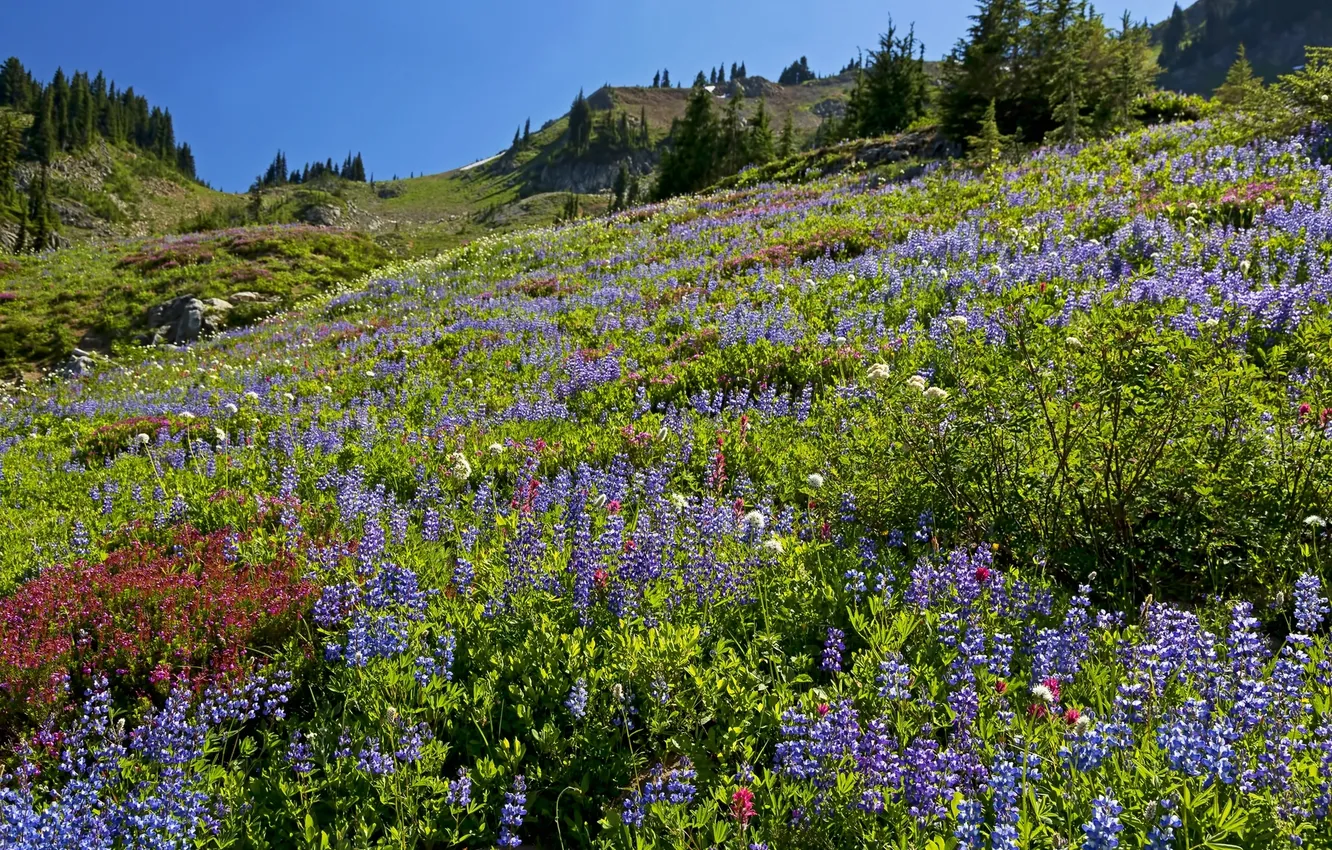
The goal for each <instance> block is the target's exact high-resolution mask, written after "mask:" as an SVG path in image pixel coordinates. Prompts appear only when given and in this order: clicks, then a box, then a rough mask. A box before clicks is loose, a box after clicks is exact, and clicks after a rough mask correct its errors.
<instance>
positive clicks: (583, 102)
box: [569, 89, 592, 154]
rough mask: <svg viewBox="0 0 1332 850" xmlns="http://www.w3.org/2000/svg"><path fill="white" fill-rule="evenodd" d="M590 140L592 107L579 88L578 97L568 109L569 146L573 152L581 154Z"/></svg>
mask: <svg viewBox="0 0 1332 850" xmlns="http://www.w3.org/2000/svg"><path fill="white" fill-rule="evenodd" d="M591 140H592V107H591V106H590V105H589V104H588V102H587V98H585V97H583V90H582V89H579V90H578V97H577V98H575V99H574V102H573V106H571V107H570V109H569V147H570V148H571V149H572V150H573V152H574V153H575V154H581V153H583V152H584V151H586V150H587V146H588V143H589V142H590V141H591Z"/></svg>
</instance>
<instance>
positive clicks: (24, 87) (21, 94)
mask: <svg viewBox="0 0 1332 850" xmlns="http://www.w3.org/2000/svg"><path fill="white" fill-rule="evenodd" d="M31 102H32V91H31V87H30V86H29V84H28V72H27V70H25V69H24V67H23V63H22V62H20V61H19V60H18V57H17V56H11V57H9V58H8V59H6V60H5V64H4V65H2V66H0V106H9V107H12V108H14V109H17V110H19V111H20V112H26V111H27V110H28V108H29V105H30V104H31Z"/></svg>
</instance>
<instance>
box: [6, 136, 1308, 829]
mask: <svg viewBox="0 0 1332 850" xmlns="http://www.w3.org/2000/svg"><path fill="white" fill-rule="evenodd" d="M1328 138H1329V137H1328V136H1327V135H1326V134H1325V133H1324V131H1323V130H1322V129H1321V128H1320V127H1319V126H1316V125H1315V126H1313V127H1310V128H1308V129H1306V130H1304V131H1302V132H1300V133H1298V134H1295V135H1288V134H1279V135H1274V134H1263V133H1260V132H1258V131H1257V130H1256V129H1255V127H1254V126H1253V125H1251V124H1245V123H1244V122H1241V121H1235V120H1230V119H1228V118H1216V119H1212V120H1208V121H1202V122H1195V123H1183V124H1176V125H1169V126H1162V127H1156V128H1149V129H1145V130H1140V131H1137V132H1134V133H1131V134H1128V135H1124V136H1120V137H1118V138H1114V139H1110V140H1106V141H1099V142H1094V143H1090V144H1086V145H1082V146H1068V147H1049V148H1043V149H1041V150H1039V151H1038V152H1036V153H1035V154H1034V155H1032V156H1030V157H1028V158H1025V159H1023V160H1021V161H1020V162H1016V163H1010V164H998V165H991V166H990V167H988V168H985V169H983V170H976V169H974V168H971V169H969V168H966V167H963V166H961V165H957V164H937V163H936V164H934V165H931V166H929V167H928V168H926V169H925V171H924V173H920V174H916V175H914V176H913V177H911V179H909V180H901V179H899V180H893V181H887V182H885V181H883V180H878V179H874V178H873V176H872V175H865V174H862V173H859V172H856V171H855V170H851V171H849V172H847V173H844V174H841V175H836V176H830V177H820V178H815V177H811V178H810V179H807V180H805V181H804V182H795V183H781V184H778V183H759V184H756V185H744V186H742V187H740V188H733V189H729V190H725V191H722V192H719V193H715V194H712V195H706V196H695V197H687V198H680V199H676V200H672V201H669V202H665V203H661V204H656V205H651V206H643V207H637V208H633V209H629V210H626V211H624V212H620V213H616V214H614V215H609V216H605V217H600V218H596V219H592V220H585V221H581V222H577V223H572V224H569V225H566V226H563V227H559V228H553V229H541V230H535V231H530V232H524V233H518V234H513V235H508V236H503V237H492V238H486V239H482V240H479V241H476V242H473V243H471V244H469V245H467V246H465V247H462V248H459V249H456V250H454V251H452V252H450V253H446V254H443V255H441V256H439V257H438V258H435V259H431V260H425V261H416V262H410V263H403V264H400V265H396V266H390V267H388V268H386V269H384V270H382V271H380V272H378V273H376V274H373V275H371V276H369V277H367V278H366V279H364V280H362V281H360V282H358V283H356V284H355V285H349V286H343V287H341V288H339V289H337V290H336V291H334V292H332V293H330V294H327V295H322V296H318V297H315V298H313V299H311V300H305V301H303V302H301V303H300V304H299V305H298V306H297V307H296V308H295V309H294V310H293V311H291V312H288V313H284V314H281V315H278V316H275V317H272V318H270V319H267V320H265V321H263V322H261V323H259V324H257V325H254V326H251V327H247V328H240V329H234V330H228V331H225V332H223V333H221V334H220V335H218V336H215V337H213V338H212V339H209V340H206V341H203V342H200V343H198V344H196V345H193V346H190V347H187V348H183V349H181V350H179V351H167V350H164V349H160V348H159V349H153V348H145V349H139V350H136V351H134V352H131V353H129V354H127V355H125V356H123V357H121V358H119V359H118V360H117V361H116V362H115V363H114V364H108V365H106V366H104V367H103V368H100V369H99V370H97V371H96V372H95V373H94V374H92V375H89V376H84V377H79V378H74V379H70V380H65V381H61V382H48V383H46V384H42V385H40V386H37V387H30V388H28V389H25V390H22V391H19V390H14V391H12V392H10V393H9V394H8V395H7V396H6V398H5V399H4V401H3V405H2V406H0V544H2V545H0V592H2V593H3V597H2V598H0V739H2V741H0V743H2V744H3V753H4V755H3V757H2V760H0V771H2V774H0V845H3V846H6V847H24V848H38V847H40V848H122V847H123V848H130V847H133V848H186V847H201V848H202V847H209V848H211V847H218V848H221V847H235V848H251V847H253V848H270V847H271V848H371V847H375V848H380V847H383V848H391V847H399V848H408V847H423V848H444V847H473V848H475V847H491V846H499V847H531V848H537V847H540V848H556V847H601V848H626V850H628V848H632V849H633V850H646V848H675V847H684V848H710V847H725V848H748V850H758V848H795V847H800V848H848V847H892V848H902V850H915V848H929V850H953V849H954V848H957V850H979V848H996V850H997V848H1042V849H1044V848H1049V849H1050V850H1076V848H1081V850H1111V848H1152V850H1159V849H1160V848H1182V850H1202V848H1207V850H1225V848H1278V847H1300V846H1303V847H1310V848H1328V847H1332V819H1329V815H1330V814H1332V657H1330V655H1329V651H1330V644H1329V637H1328V635H1329V623H1330V622H1332V619H1330V617H1329V613H1330V612H1329V605H1328V602H1327V597H1328V595H1329V587H1328V583H1329V580H1332V572H1330V571H1329V568H1328V566H1327V565H1325V564H1323V563H1322V561H1321V555H1322V552H1323V551H1327V550H1328V549H1329V543H1330V541H1329V539H1328V527H1327V522H1328V521H1327V520H1326V519H1325V517H1328V516H1329V511H1332V505H1329V497H1330V496H1332V320H1330V319H1329V307H1328V300H1329V297H1330V296H1332V164H1330V163H1332V158H1329V156H1328V154H1329V152H1330V151H1332V148H1330V147H1329V144H1328Z"/></svg>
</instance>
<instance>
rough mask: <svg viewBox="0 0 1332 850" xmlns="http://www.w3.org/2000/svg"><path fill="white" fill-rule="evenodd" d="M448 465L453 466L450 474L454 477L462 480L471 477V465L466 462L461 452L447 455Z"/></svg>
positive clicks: (465, 457)
mask: <svg viewBox="0 0 1332 850" xmlns="http://www.w3.org/2000/svg"><path fill="white" fill-rule="evenodd" d="M449 463H451V464H452V465H453V467H452V472H453V474H454V476H455V477H457V478H462V479H467V478H471V477H472V465H471V464H470V463H468V462H467V455H465V454H463V453H462V452H454V453H453V454H451V455H449Z"/></svg>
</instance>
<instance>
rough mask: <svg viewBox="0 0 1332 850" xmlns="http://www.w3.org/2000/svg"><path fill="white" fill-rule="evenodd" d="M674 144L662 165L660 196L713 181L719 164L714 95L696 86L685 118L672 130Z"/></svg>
mask: <svg viewBox="0 0 1332 850" xmlns="http://www.w3.org/2000/svg"><path fill="white" fill-rule="evenodd" d="M672 136H673V139H672V141H673V145H672V147H671V149H670V150H669V151H667V152H666V154H665V156H663V157H662V160H661V165H660V176H659V177H658V178H657V186H656V196H657V197H658V198H669V197H672V196H673V195H680V194H684V193H685V192H693V191H695V190H697V189H701V188H703V187H704V186H706V185H708V183H709V182H711V180H712V178H713V176H714V175H715V174H716V168H717V121H716V118H715V117H714V115H713V112H712V95H711V94H709V93H708V91H707V89H705V88H703V87H701V86H699V87H696V88H695V89H694V90H693V92H692V93H691V94H690V95H689V102H688V103H687V104H686V105H685V114H684V118H683V119H681V120H680V122H679V124H677V125H676V127H675V131H674V132H673V133H672Z"/></svg>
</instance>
